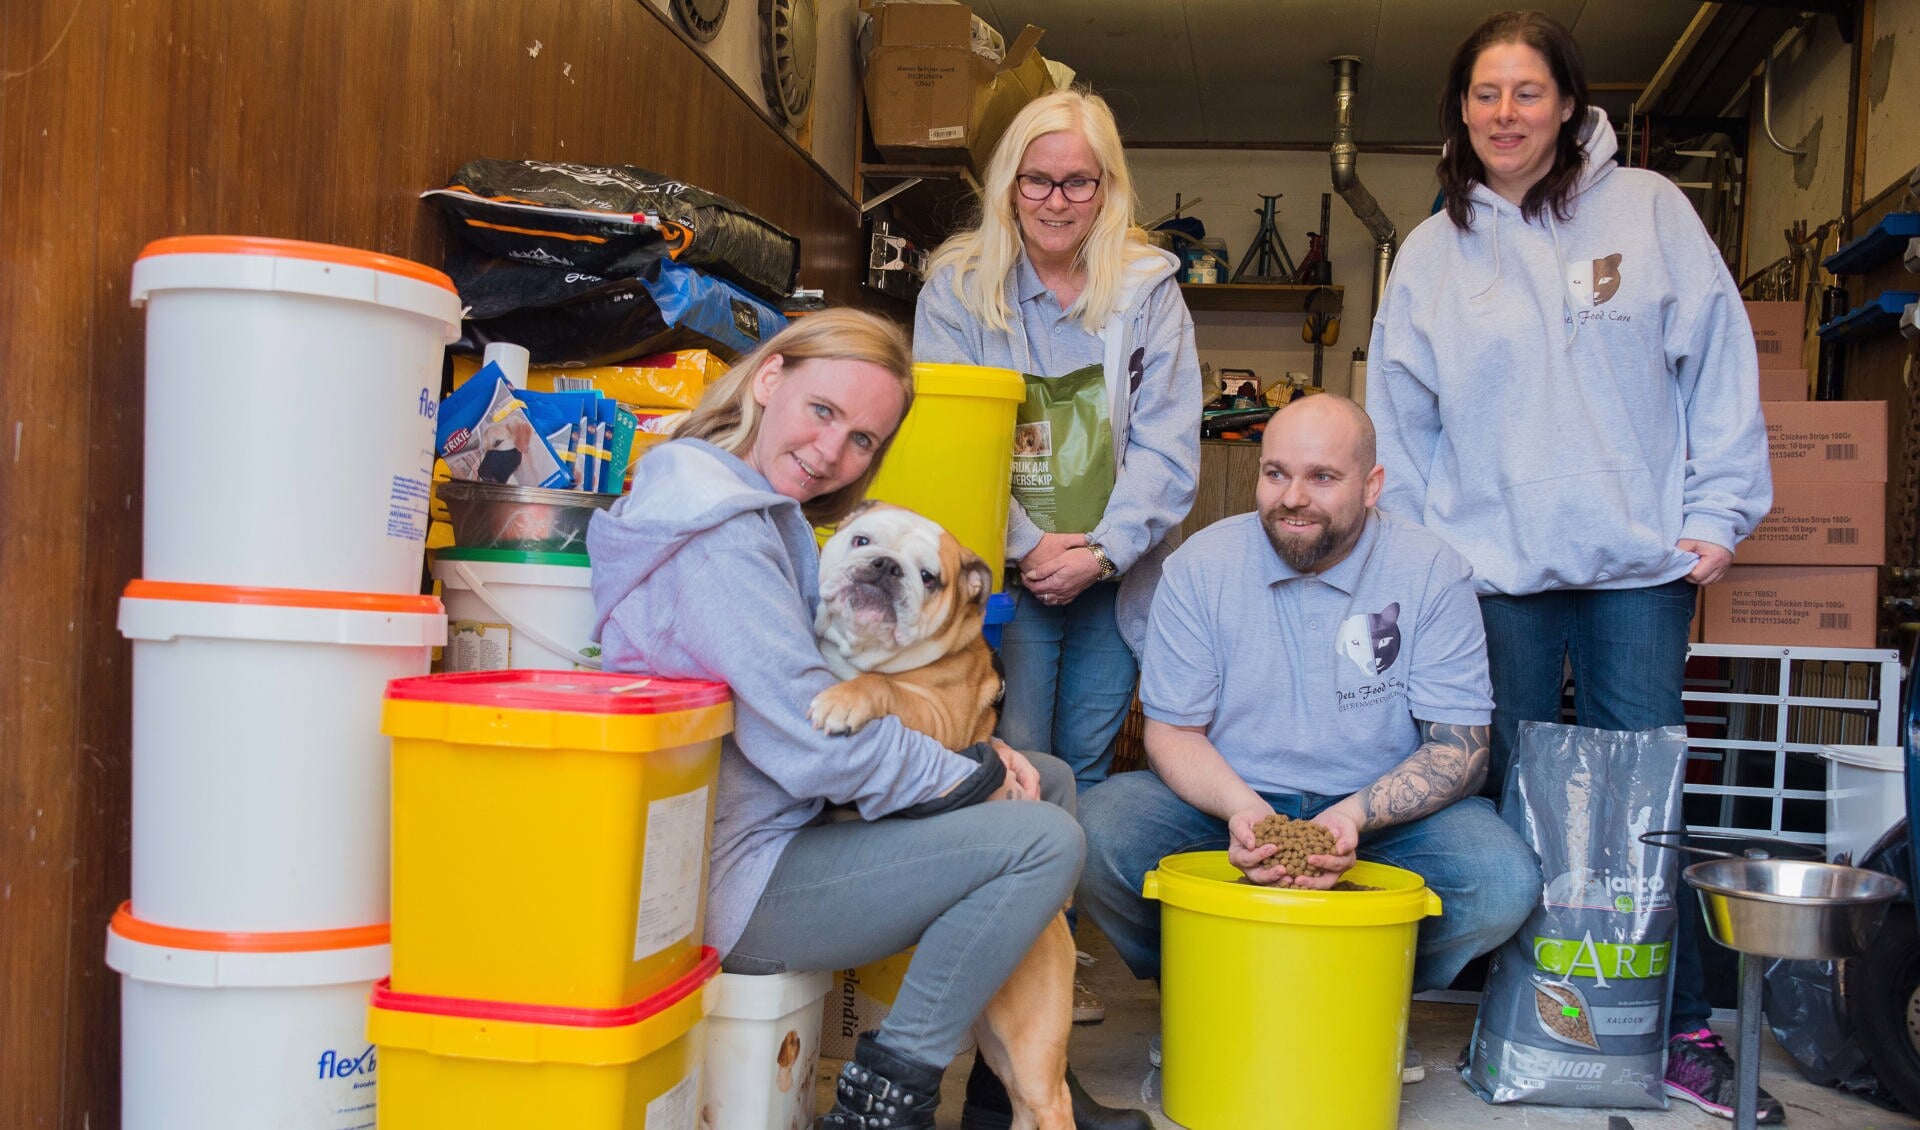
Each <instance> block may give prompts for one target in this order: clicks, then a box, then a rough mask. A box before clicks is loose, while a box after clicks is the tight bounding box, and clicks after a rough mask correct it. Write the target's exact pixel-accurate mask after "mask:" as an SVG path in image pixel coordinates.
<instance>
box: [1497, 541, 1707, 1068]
mask: <svg viewBox="0 0 1920 1130" xmlns="http://www.w3.org/2000/svg"><path fill="white" fill-rule="evenodd" d="M1696 591H1697V589H1696V588H1695V586H1694V584H1693V582H1691V581H1689V580H1687V579H1686V578H1684V577H1683V578H1681V579H1679V580H1677V581H1669V582H1667V583H1666V584H1663V585H1651V586H1649V587H1647V588H1639V589H1567V590H1561V591H1557V592H1543V593H1535V594H1533V595H1531V596H1498V595H1492V596H1483V597H1481V598H1480V617H1481V619H1482V620H1484V621H1485V622H1486V626H1487V668H1488V673H1489V674H1490V675H1491V676H1492V679H1493V704H1494V705H1493V761H1492V764H1491V766H1490V768H1489V769H1488V772H1487V786H1486V791H1487V792H1488V794H1489V795H1491V796H1493V797H1495V798H1496V799H1497V798H1498V797H1499V796H1500V793H1501V790H1502V789H1503V788H1504V786H1505V782H1506V779H1507V774H1508V773H1509V771H1510V770H1509V766H1510V765H1511V764H1512V761H1513V749H1514V743H1515V738H1516V736H1517V734H1518V733H1519V728H1520V723H1521V722H1525V721H1532V722H1558V721H1560V700H1561V694H1562V692H1563V689H1564V688H1565V685H1566V667H1567V666H1568V665H1571V666H1572V668H1573V712H1574V719H1575V721H1577V722H1578V723H1579V724H1580V725H1582V726H1589V727H1592V728H1593V729H1596V730H1650V729H1653V728H1654V727H1656V726H1678V725H1681V724H1683V723H1684V722H1685V721H1686V708H1685V706H1684V705H1683V704H1682V702H1681V700H1680V684H1681V679H1682V677H1683V675H1684V673H1685V671H1686V666H1687V634H1688V629H1689V627H1690V626H1691V625H1692V622H1693V604H1694V593H1695V592H1696ZM1691 909H1692V908H1691V907H1690V906H1689V907H1685V908H1683V909H1682V912H1681V913H1680V915H1679V922H1680V924H1679V934H1678V937H1676V938H1675V945H1674V960H1673V1011H1672V1013H1671V1016H1670V1017H1669V1020H1668V1031H1669V1032H1691V1031H1693V1030H1695V1029H1697V1028H1703V1027H1705V1026H1706V1023H1707V1020H1708V1018H1709V1017H1711V1016H1712V1015H1713V1007H1712V1006H1711V1005H1710V1004H1708V1003H1707V999H1706V978H1705V975H1704V973H1703V972H1702V970H1701V967H1700V946H1701V943H1702V939H1701V937H1700V932H1699V930H1698V928H1697V927H1696V925H1695V923H1694V916H1693V914H1692V913H1691Z"/></svg>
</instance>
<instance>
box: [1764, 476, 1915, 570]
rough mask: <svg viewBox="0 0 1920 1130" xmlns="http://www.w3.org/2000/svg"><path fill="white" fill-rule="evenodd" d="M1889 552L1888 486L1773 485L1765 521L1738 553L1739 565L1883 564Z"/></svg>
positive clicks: (1845, 484) (1783, 483) (1791, 483)
mask: <svg viewBox="0 0 1920 1130" xmlns="http://www.w3.org/2000/svg"><path fill="white" fill-rule="evenodd" d="M1886 555H1887V484H1885V483H1795V482H1776V483H1774V484H1773V509H1772V510H1770V511H1768V512H1767V518H1766V521H1764V522H1761V523H1760V527H1759V528H1758V529H1756V530H1754V531H1753V532H1752V533H1751V534H1748V535H1747V538H1746V540H1745V541H1743V542H1741V543H1740V544H1739V546H1738V547H1737V548H1735V549H1734V552H1733V560H1734V562H1735V563H1736V564H1740V565H1879V564H1882V563H1884V561H1885V558H1886Z"/></svg>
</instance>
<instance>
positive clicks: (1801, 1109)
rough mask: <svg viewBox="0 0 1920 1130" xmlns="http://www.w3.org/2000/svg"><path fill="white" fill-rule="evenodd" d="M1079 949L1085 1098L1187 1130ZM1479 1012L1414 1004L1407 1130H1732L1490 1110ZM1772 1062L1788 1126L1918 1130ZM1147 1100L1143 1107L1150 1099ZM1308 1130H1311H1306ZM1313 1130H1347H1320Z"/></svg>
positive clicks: (1123, 1000)
mask: <svg viewBox="0 0 1920 1130" xmlns="http://www.w3.org/2000/svg"><path fill="white" fill-rule="evenodd" d="M1079 941H1080V944H1081V945H1082V946H1083V947H1085V948H1086V949H1087V951H1088V952H1090V953H1091V954H1093V955H1094V957H1095V958H1096V959H1097V960H1096V962H1095V964H1094V965H1093V966H1091V967H1089V968H1086V969H1083V970H1082V971H1081V972H1082V975H1083V980H1084V981H1085V982H1086V983H1087V985H1088V986H1089V987H1090V988H1092V989H1093V991H1094V993H1095V995H1097V996H1098V997H1099V998H1100V999H1101V1000H1102V1001H1103V1002H1105V1004H1106V1006H1107V1016H1106V1019H1105V1020H1104V1021H1102V1022H1101V1023H1098V1024H1081V1025H1076V1026H1075V1028H1074V1035H1073V1048H1072V1060H1073V1065H1074V1071H1075V1073H1076V1074H1078V1075H1079V1077H1080V1081H1081V1082H1082V1083H1083V1084H1085V1085H1086V1087H1087V1089H1088V1090H1089V1091H1090V1092H1092V1093H1093V1094H1094V1096H1095V1097H1096V1098H1098V1099H1100V1100H1101V1101H1102V1102H1105V1103H1108V1104H1111V1105H1115V1106H1135V1107H1138V1108H1140V1109H1143V1110H1146V1111H1147V1112H1148V1113H1149V1114H1151V1115H1152V1117H1153V1124H1154V1126H1155V1127H1158V1128H1162V1130H1180V1124H1179V1123H1177V1122H1175V1121H1173V1120H1172V1119H1170V1118H1168V1117H1167V1116H1166V1115H1165V1114H1163V1113H1162V1112H1161V1110H1160V1107H1159V1103H1158V1101H1157V1100H1158V1084H1159V1077H1158V1073H1157V1072H1152V1071H1151V1070H1150V1068H1149V1066H1148V1064H1147V1052H1146V1048H1147V1037H1148V1036H1149V1035H1151V1034H1153V1033H1155V1032H1157V1031H1158V1030H1159V1023H1160V1017H1159V1001H1158V999H1157V996H1156V994H1155V991H1154V987H1153V985H1152V983H1151V982H1141V981H1135V980H1134V979H1133V975H1132V974H1130V973H1128V972H1127V969H1126V966H1125V965H1123V964H1121V962H1120V959H1119V958H1118V957H1116V956H1115V955H1114V953H1113V950H1112V948H1111V947H1110V946H1108V944H1107V941H1106V939H1105V938H1104V937H1101V936H1100V933H1099V931H1097V930H1095V929H1094V928H1093V927H1092V926H1091V925H1089V924H1088V923H1086V922H1082V923H1081V924H1080V930H1079ZM1473 1015H1474V1008H1473V1006H1472V1005H1471V1004H1443V1003H1438V1002H1430V1001H1415V1002H1414V1003H1413V1017H1412V1020H1413V1033H1412V1034H1413V1044H1414V1046H1415V1047H1416V1048H1418V1049H1420V1051H1421V1053H1422V1056H1423V1058H1424V1059H1425V1061H1426V1064H1427V1078H1426V1080H1425V1081H1424V1082H1421V1083H1415V1084H1410V1085H1408V1086H1406V1087H1405V1088H1403V1089H1402V1091H1401V1099H1400V1125H1401V1126H1403V1127H1421V1128H1431V1130H1484V1128H1485V1127H1488V1126H1510V1127H1514V1128H1516V1130H1518V1128H1521V1127H1525V1128H1528V1130H1534V1128H1539V1130H1550V1128H1562V1127H1564V1128H1568V1130H1620V1128H1619V1127H1617V1126H1609V1122H1608V1119H1609V1116H1610V1115H1619V1116H1621V1117H1624V1118H1626V1119H1627V1120H1628V1121H1629V1122H1630V1123H1631V1125H1632V1127H1633V1130H1708V1128H1726V1127H1730V1126H1732V1123H1731V1122H1728V1121H1726V1120H1724V1119H1718V1118H1714V1117H1712V1116H1710V1115H1708V1114H1707V1113H1706V1112H1705V1111H1702V1110H1700V1109H1698V1108H1697V1107H1694V1106H1693V1105H1691V1104H1689V1103H1683V1102H1675V1103H1673V1105H1672V1107H1671V1108H1670V1109H1668V1110H1665V1111H1658V1110H1621V1111H1606V1110H1576V1109H1567V1108H1560V1107H1546V1106H1526V1105H1521V1104H1513V1105H1507V1106H1489V1105H1487V1104H1486V1103H1484V1102H1482V1101H1480V1099H1479V1098H1478V1097H1476V1096H1475V1095H1474V1094H1473V1092H1471V1091H1469V1090H1467V1086H1466V1084H1465V1083H1463V1082H1461V1081H1460V1077H1459V1075H1458V1074H1457V1073H1455V1072H1454V1071H1453V1069H1452V1067H1453V1059H1454V1056H1455V1055H1456V1054H1458V1052H1459V1050H1460V1049H1461V1048H1462V1047H1463V1046H1465V1044H1466V1041H1467V1036H1468V1033H1469V1032H1470V1031H1471V1029H1472V1028H1473ZM1714 1028H1715V1030H1716V1031H1718V1032H1720V1034H1721V1035H1722V1036H1723V1037H1724V1038H1725V1039H1726V1040H1727V1042H1728V1043H1729V1044H1730V1045H1731V1044H1732V1042H1733V1039H1734V1032H1733V1023H1732V1022H1731V1020H1728V1021H1725V1022H1721V1021H1716V1022H1715V1024H1714ZM1765 1039H1766V1045H1767V1056H1766V1059H1765V1060H1764V1062H1763V1065H1762V1067H1761V1073H1760V1085H1761V1086H1763V1087H1765V1088H1766V1089H1767V1090H1768V1091H1770V1092H1771V1093H1772V1094H1773V1096H1774V1097H1775V1098H1777V1099H1779V1100H1780V1101H1781V1102H1782V1103H1783V1104H1785V1106H1786V1108H1787V1125H1788V1126H1791V1127H1796V1128H1798V1130H1897V1128H1920V1120H1916V1119H1913V1118H1909V1117H1907V1116H1906V1115H1904V1114H1897V1113H1892V1112H1889V1111H1885V1110H1882V1109H1880V1108H1879V1107H1877V1106H1874V1105H1873V1104H1872V1103H1869V1102H1867V1101H1865V1100H1863V1099H1859V1098H1855V1097H1854V1096H1852V1095H1848V1094H1846V1093H1844V1092H1841V1091H1836V1090H1833V1089H1831V1088H1827V1087H1819V1086H1815V1085H1814V1084H1811V1083H1808V1082H1807V1081H1806V1080H1804V1079H1803V1078H1801V1076H1800V1073H1799V1072H1798V1071H1797V1070H1796V1069H1795V1067H1794V1065H1793V1061H1792V1060H1790V1059H1788V1058H1787V1055H1786V1053H1785V1052H1784V1051H1782V1050H1781V1049H1780V1047H1779V1045H1777V1044H1776V1043H1774V1042H1773V1038H1772V1037H1771V1036H1770V1035H1769V1036H1766V1037H1765ZM971 1062H972V1057H971V1055H970V1054H969V1055H967V1056H963V1057H962V1058H961V1059H959V1060H957V1061H955V1063H954V1065H953V1067H952V1068H950V1069H949V1070H948V1071H947V1076H946V1079H945V1081H944V1083H943V1085H942V1089H941V1101H940V1110H939V1124H940V1128H941V1130H953V1128H955V1127H958V1126H959V1124H960V1104H961V1100H962V1098H963V1097H964V1095H965V1090H966V1077H967V1069H968V1065H969V1064H970V1063H971ZM838 1068H839V1063H838V1062H837V1061H823V1062H822V1065H821V1079H820V1085H819V1087H818V1089H817V1090H816V1094H817V1095H818V1096H819V1098H820V1099H821V1109H823V1110H824V1109H827V1108H830V1107H831V1106H832V1095H833V1074H834V1072H836V1071H837V1070H838ZM1143 1096H1144V1099H1143ZM1270 1125H1271V1127H1273V1128H1274V1130H1279V1128H1283V1127H1289V1126H1291V1125H1292V1124H1291V1123H1289V1122H1288V1121H1287V1120H1286V1119H1285V1117H1284V1116H1283V1115H1276V1118H1275V1120H1274V1121H1273V1122H1272V1123H1271V1124H1270ZM1208 1130H1266V1128H1264V1127H1245V1128H1241V1127H1233V1128H1212V1127H1210V1128H1208ZM1303 1130H1305V1128H1303ZM1311 1130H1342V1128H1340V1127H1321V1126H1316V1127H1313V1128H1311Z"/></svg>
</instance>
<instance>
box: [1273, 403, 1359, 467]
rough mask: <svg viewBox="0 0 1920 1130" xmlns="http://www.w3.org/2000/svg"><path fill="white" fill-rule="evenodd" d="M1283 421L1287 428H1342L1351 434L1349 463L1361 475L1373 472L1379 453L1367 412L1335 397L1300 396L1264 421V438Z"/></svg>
mask: <svg viewBox="0 0 1920 1130" xmlns="http://www.w3.org/2000/svg"><path fill="white" fill-rule="evenodd" d="M1283 416H1284V417H1286V418H1287V420H1286V423H1287V425H1288V426H1289V427H1291V426H1295V425H1298V426H1300V427H1312V428H1328V427H1332V428H1344V429H1348V430H1350V431H1351V432H1352V433H1353V461H1354V463H1355V464H1356V465H1357V466H1358V467H1359V469H1360V472H1361V473H1362V474H1365V473H1366V472H1367V471H1370V470H1372V469H1373V464H1374V462H1375V461H1376V460H1377V459H1378V458H1379V451H1378V448H1377V447H1376V441H1375V439H1374V434H1373V418H1372V417H1371V416H1368V415H1367V410H1366V409H1365V408H1362V407H1360V406H1359V405H1358V404H1355V403H1354V402H1353V401H1351V400H1349V399H1347V398H1346V397H1344V396H1341V395H1340V394H1339V393H1334V392H1322V393H1317V394H1315V395H1312V396H1303V397H1301V398H1300V399H1298V400H1296V401H1294V402H1293V403H1291V404H1287V405H1284V406H1282V407H1281V409H1280V410H1279V411H1278V412H1275V413H1274V414H1273V418H1272V419H1270V420H1268V421H1267V435H1269V436H1270V435H1272V434H1273V432H1274V428H1275V427H1276V426H1277V425H1279V424H1280V423H1281V417H1283Z"/></svg>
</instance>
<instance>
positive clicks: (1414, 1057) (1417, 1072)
mask: <svg viewBox="0 0 1920 1130" xmlns="http://www.w3.org/2000/svg"><path fill="white" fill-rule="evenodd" d="M1426 1077H1427V1065H1426V1064H1425V1063H1422V1062H1421V1061H1420V1050H1419V1049H1418V1048H1416V1047H1414V1046H1413V1041H1412V1040H1408V1041H1407V1058H1406V1059H1405V1060H1404V1061H1402V1063H1401V1067H1400V1081H1401V1082H1402V1083H1418V1082H1419V1081H1420V1080H1422V1079H1425V1078H1426Z"/></svg>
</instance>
